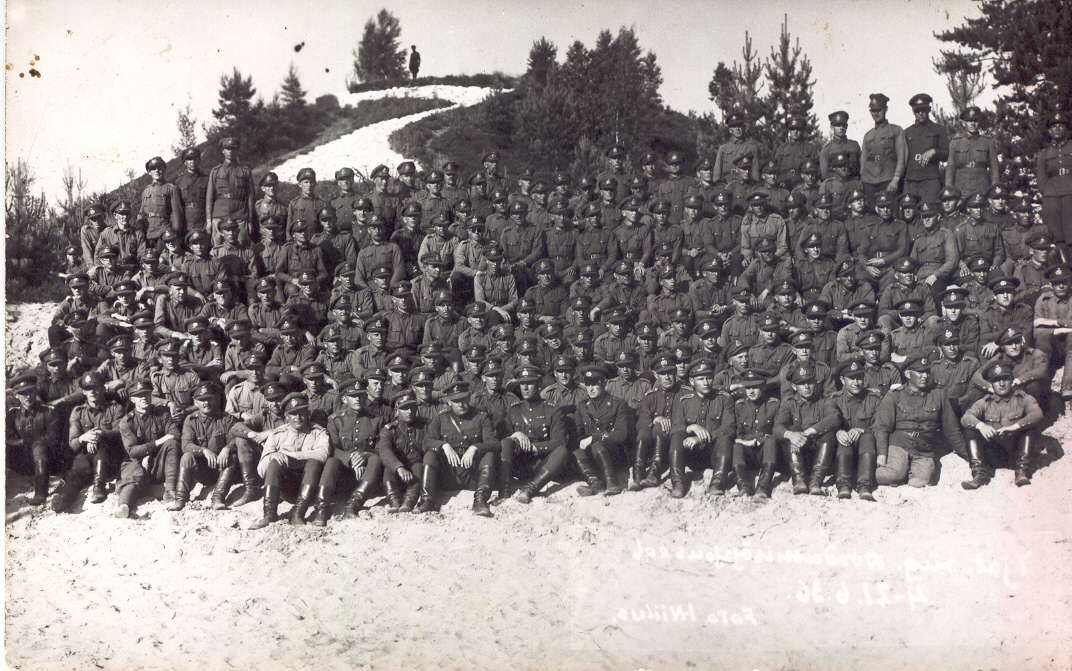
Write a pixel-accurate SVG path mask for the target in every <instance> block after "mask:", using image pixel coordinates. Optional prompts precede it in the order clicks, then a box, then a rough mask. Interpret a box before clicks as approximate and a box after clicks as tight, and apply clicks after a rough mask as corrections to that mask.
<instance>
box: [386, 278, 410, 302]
mask: <svg viewBox="0 0 1072 671" xmlns="http://www.w3.org/2000/svg"><path fill="white" fill-rule="evenodd" d="M412 295H413V285H412V284H411V283H410V281H409V280H400V281H398V282H396V283H395V284H392V285H391V296H393V297H395V298H403V297H405V296H412Z"/></svg>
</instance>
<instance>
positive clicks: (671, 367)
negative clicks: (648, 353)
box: [651, 354, 677, 375]
mask: <svg viewBox="0 0 1072 671" xmlns="http://www.w3.org/2000/svg"><path fill="white" fill-rule="evenodd" d="M651 369H652V370H654V371H655V372H656V373H662V374H663V375H665V374H667V373H674V372H677V360H676V359H674V357H672V356H670V355H669V354H661V355H659V356H658V357H657V358H656V359H655V361H654V362H652V364H651Z"/></svg>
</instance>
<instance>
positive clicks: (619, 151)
mask: <svg viewBox="0 0 1072 671" xmlns="http://www.w3.org/2000/svg"><path fill="white" fill-rule="evenodd" d="M623 156H625V147H623V146H621V145H620V144H615V145H611V146H610V147H609V148H608V149H607V158H621V157H623Z"/></svg>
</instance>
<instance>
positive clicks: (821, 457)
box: [808, 440, 834, 496]
mask: <svg viewBox="0 0 1072 671" xmlns="http://www.w3.org/2000/svg"><path fill="white" fill-rule="evenodd" d="M833 458H834V446H833V445H832V444H831V441H829V440H824V441H823V442H821V443H819V445H818V446H817V447H816V448H815V463H814V464H813V465H812V468H811V481H810V482H808V493H809V494H812V495H814V496H823V495H824V493H823V476H824V475H826V472H827V471H828V470H829V468H830V461H831V460H832V459H833Z"/></svg>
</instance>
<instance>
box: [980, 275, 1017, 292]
mask: <svg viewBox="0 0 1072 671" xmlns="http://www.w3.org/2000/svg"><path fill="white" fill-rule="evenodd" d="M987 286H988V287H989V288H990V290H991V291H993V292H994V293H995V294H1000V293H1003V292H1009V293H1013V292H1015V291H1016V288H1017V287H1018V286H1020V280H1019V279H1017V278H1015V277H1009V276H1007V275H1002V276H1001V277H995V278H993V279H991V280H990V281H989V282H987Z"/></svg>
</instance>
